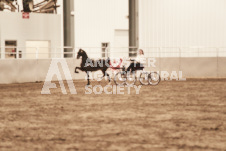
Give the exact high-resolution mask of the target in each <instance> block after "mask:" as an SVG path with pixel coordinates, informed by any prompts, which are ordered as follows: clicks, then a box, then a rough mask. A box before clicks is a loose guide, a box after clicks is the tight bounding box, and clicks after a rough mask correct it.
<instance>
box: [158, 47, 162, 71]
mask: <svg viewBox="0 0 226 151" xmlns="http://www.w3.org/2000/svg"><path fill="white" fill-rule="evenodd" d="M161 52H162V48H161V47H159V70H160V71H159V72H160V74H161V68H162V67H161Z"/></svg>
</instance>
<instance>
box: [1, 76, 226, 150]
mask: <svg viewBox="0 0 226 151" xmlns="http://www.w3.org/2000/svg"><path fill="white" fill-rule="evenodd" d="M74 84H75V87H76V90H77V93H78V94H77V95H71V94H68V95H63V94H62V93H61V89H60V88H59V84H57V86H58V88H57V89H51V92H52V94H51V95H41V94H40V93H41V89H42V86H43V83H26V84H11V85H0V150H1V151H4V150H7V151H8V150H20V151H21V150H29V151H31V150H49V151H52V150H59V151H62V150H67V151H73V150H98V151H100V150H112V151H113V150H135V151H138V150H203V151H204V150H205V151H206V150H226V143H225V142H226V124H225V123H224V122H225V121H226V80H200V79H196V80H188V81H186V82H176V81H173V82H165V81H164V82H161V83H160V85H158V86H156V87H151V86H143V87H142V88H141V91H140V94H139V95H136V93H135V90H134V89H131V94H130V95H128V94H125V95H107V94H101V95H94V94H91V95H84V92H85V84H86V81H74ZM91 84H92V85H95V84H101V85H102V86H104V85H106V84H107V83H106V82H104V81H103V82H101V83H99V82H91ZM137 84H138V83H137ZM67 91H68V92H69V90H68V88H67Z"/></svg>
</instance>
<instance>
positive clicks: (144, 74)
mask: <svg viewBox="0 0 226 151" xmlns="http://www.w3.org/2000/svg"><path fill="white" fill-rule="evenodd" d="M140 83H141V84H142V85H149V73H148V72H142V73H141V74H140Z"/></svg>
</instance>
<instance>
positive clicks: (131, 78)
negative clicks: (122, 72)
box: [126, 72, 136, 86]
mask: <svg viewBox="0 0 226 151" xmlns="http://www.w3.org/2000/svg"><path fill="white" fill-rule="evenodd" d="M135 82H136V74H135V72H129V73H127V74H126V84H127V85H129V86H133V85H134V84H135Z"/></svg>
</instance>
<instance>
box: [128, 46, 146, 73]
mask: <svg viewBox="0 0 226 151" xmlns="http://www.w3.org/2000/svg"><path fill="white" fill-rule="evenodd" d="M130 60H131V61H132V62H131V64H130V65H129V67H128V68H127V73H130V72H131V71H132V72H135V71H137V70H143V69H144V66H145V64H146V58H145V56H144V51H143V50H142V49H139V50H138V52H137V57H136V58H135V59H130Z"/></svg>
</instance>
